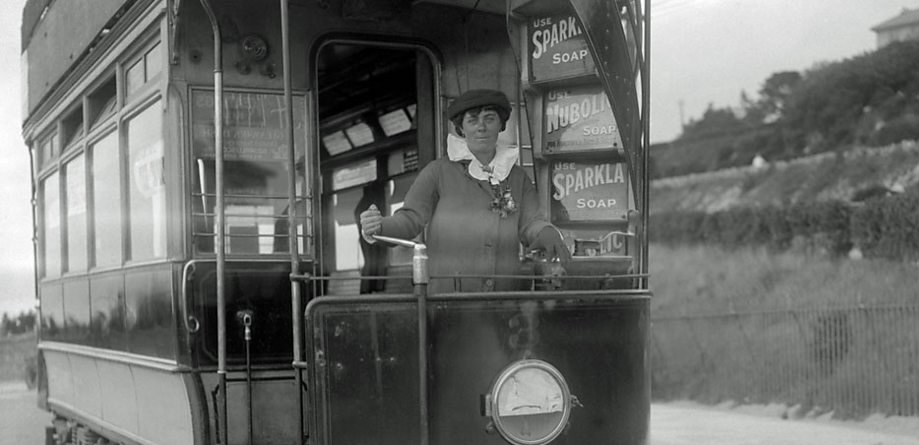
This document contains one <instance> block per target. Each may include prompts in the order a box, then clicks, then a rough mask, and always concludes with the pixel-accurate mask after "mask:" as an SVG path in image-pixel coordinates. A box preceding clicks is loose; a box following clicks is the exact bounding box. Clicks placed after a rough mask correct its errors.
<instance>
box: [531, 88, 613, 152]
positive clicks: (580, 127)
mask: <svg viewBox="0 0 919 445" xmlns="http://www.w3.org/2000/svg"><path fill="white" fill-rule="evenodd" d="M544 103H545V113H544V116H545V121H544V122H543V140H544V141H545V147H546V152H547V153H564V152H579V151H590V150H617V151H618V150H622V137H621V136H620V134H619V126H618V125H616V118H615V117H614V116H613V110H612V107H611V106H610V103H609V100H608V99H607V98H606V94H604V93H603V90H602V88H601V87H600V86H599V85H581V86H572V87H567V88H557V89H552V90H548V91H546V93H545V98H544Z"/></svg>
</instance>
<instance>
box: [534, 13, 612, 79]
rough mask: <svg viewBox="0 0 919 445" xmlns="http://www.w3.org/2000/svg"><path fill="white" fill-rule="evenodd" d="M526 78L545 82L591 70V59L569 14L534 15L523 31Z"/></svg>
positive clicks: (575, 22) (584, 41)
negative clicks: (525, 40) (524, 32)
mask: <svg viewBox="0 0 919 445" xmlns="http://www.w3.org/2000/svg"><path fill="white" fill-rule="evenodd" d="M527 42H529V43H528V51H529V58H530V80H531V81H533V82H547V81H552V80H559V79H565V78H569V77H577V76H583V75H587V74H592V73H593V72H594V71H596V66H595V65H594V59H593V57H592V56H591V54H590V50H589V49H588V47H587V40H586V39H585V38H584V31H583V29H582V28H581V24H580V23H578V21H577V20H576V19H575V18H574V16H573V15H558V16H549V17H534V18H532V19H531V20H530V23H529V26H528V33H527Z"/></svg>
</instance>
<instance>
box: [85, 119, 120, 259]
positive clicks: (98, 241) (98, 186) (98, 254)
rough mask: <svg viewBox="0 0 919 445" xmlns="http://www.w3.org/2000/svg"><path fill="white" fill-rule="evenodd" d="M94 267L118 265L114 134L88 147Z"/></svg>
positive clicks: (116, 136) (116, 170)
mask: <svg viewBox="0 0 919 445" xmlns="http://www.w3.org/2000/svg"><path fill="white" fill-rule="evenodd" d="M90 159H91V163H92V167H91V171H92V175H91V181H92V197H93V200H92V203H93V208H92V212H93V233H94V234H95V236H94V237H93V238H94V239H95V243H94V244H93V246H94V247H95V250H94V252H95V256H94V263H93V265H94V266H96V267H105V266H116V265H120V264H121V175H120V170H119V163H118V135H117V133H115V132H112V133H109V134H108V135H107V136H105V137H104V138H102V139H100V140H99V141H98V142H96V143H95V144H93V145H92V146H91V147H90Z"/></svg>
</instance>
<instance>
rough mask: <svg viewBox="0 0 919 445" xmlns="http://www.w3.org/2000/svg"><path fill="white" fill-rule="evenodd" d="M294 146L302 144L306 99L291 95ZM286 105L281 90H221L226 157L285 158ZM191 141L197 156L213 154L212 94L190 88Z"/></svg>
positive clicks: (265, 159)
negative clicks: (272, 91)
mask: <svg viewBox="0 0 919 445" xmlns="http://www.w3.org/2000/svg"><path fill="white" fill-rule="evenodd" d="M293 102H294V113H293V114H294V117H293V122H294V145H295V146H296V147H298V152H302V150H303V148H304V147H305V141H306V137H305V128H304V114H305V109H306V100H305V99H304V98H303V96H294V97H293ZM286 111H287V107H286V106H285V103H284V95H283V94H280V93H277V94H276V93H256V92H239V91H224V93H223V152H224V158H225V159H227V160H250V161H287V159H288V154H287V150H288V149H287V128H286V126H285V122H284V120H285V119H284V115H285V113H286ZM191 118H192V143H193V144H194V149H195V153H196V156H199V157H213V156H214V93H213V91H210V90H193V91H192V96H191Z"/></svg>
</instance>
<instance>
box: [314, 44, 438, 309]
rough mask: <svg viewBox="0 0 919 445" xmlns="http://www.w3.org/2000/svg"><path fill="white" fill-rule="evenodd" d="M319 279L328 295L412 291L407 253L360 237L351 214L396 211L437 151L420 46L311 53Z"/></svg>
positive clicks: (427, 65) (429, 66)
mask: <svg viewBox="0 0 919 445" xmlns="http://www.w3.org/2000/svg"><path fill="white" fill-rule="evenodd" d="M315 57H316V60H315V63H316V66H317V67H318V68H317V73H316V85H315V87H316V91H317V92H318V101H317V106H316V111H317V115H318V134H319V145H320V148H319V155H318V159H319V178H320V181H321V182H322V184H321V187H320V188H319V190H321V191H322V194H321V196H320V201H319V205H320V206H321V213H320V215H321V218H319V220H318V224H319V226H320V227H318V230H317V231H316V233H318V234H319V236H320V242H319V248H320V252H319V261H320V265H319V266H320V271H321V273H322V274H323V275H325V276H327V277H329V278H330V281H329V284H328V286H326V292H327V294H329V295H355V294H358V293H374V292H400V291H405V292H410V291H411V283H410V281H409V280H389V281H386V282H384V281H383V280H360V279H359V278H360V277H361V276H363V277H381V276H386V275H389V276H408V275H410V274H411V251H410V249H407V248H398V247H397V248H392V249H389V248H385V247H382V246H380V245H378V244H377V245H371V244H368V243H367V242H366V241H364V240H362V239H361V236H360V231H359V220H360V218H359V214H360V212H361V211H363V210H365V209H366V208H367V207H369V206H370V205H371V204H373V205H376V206H377V208H379V209H380V211H381V212H382V213H383V214H384V215H391V214H392V212H395V211H396V210H397V209H398V208H399V207H401V205H402V201H403V199H404V197H405V193H406V192H407V191H408V188H409V186H410V185H411V184H412V182H413V181H414V179H415V177H416V175H417V173H418V171H419V170H420V168H421V167H422V166H423V165H424V164H426V163H427V162H429V161H430V160H432V159H433V158H434V156H435V147H436V145H437V144H436V136H435V134H436V130H435V123H436V119H435V115H436V107H435V102H436V97H437V96H436V95H435V76H434V65H433V62H432V59H431V57H430V56H429V55H428V53H427V52H426V51H424V50H423V49H422V48H421V47H417V46H411V45H401V44H400V45H394V44H385V45H384V44H379V43H371V42H356V41H344V42H330V43H326V44H324V45H323V46H321V48H320V50H319V51H317V52H316V56H315Z"/></svg>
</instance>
